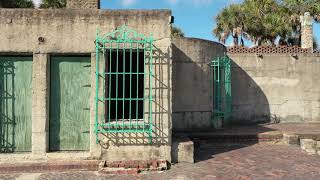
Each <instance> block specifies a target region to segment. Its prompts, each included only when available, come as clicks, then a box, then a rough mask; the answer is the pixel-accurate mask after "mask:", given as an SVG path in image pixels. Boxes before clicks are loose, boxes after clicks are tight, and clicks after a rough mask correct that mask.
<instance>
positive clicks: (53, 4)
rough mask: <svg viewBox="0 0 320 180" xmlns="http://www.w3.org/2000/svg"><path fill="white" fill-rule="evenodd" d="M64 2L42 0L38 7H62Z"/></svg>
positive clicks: (63, 0) (64, 4)
mask: <svg viewBox="0 0 320 180" xmlns="http://www.w3.org/2000/svg"><path fill="white" fill-rule="evenodd" d="M66 4H67V1H66V0H43V1H42V4H41V5H40V8H64V7H66Z"/></svg>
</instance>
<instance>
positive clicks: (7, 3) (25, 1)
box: [0, 0, 34, 8]
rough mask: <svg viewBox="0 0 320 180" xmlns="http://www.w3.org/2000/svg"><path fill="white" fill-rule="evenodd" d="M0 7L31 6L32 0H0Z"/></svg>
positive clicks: (32, 5)
mask: <svg viewBox="0 0 320 180" xmlns="http://www.w3.org/2000/svg"><path fill="white" fill-rule="evenodd" d="M0 7H3V8H33V7H34V4H33V2H32V0H0Z"/></svg>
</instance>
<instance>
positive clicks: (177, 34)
mask: <svg viewBox="0 0 320 180" xmlns="http://www.w3.org/2000/svg"><path fill="white" fill-rule="evenodd" d="M171 36H172V37H184V33H183V31H182V30H181V29H180V28H179V27H177V26H172V28H171Z"/></svg>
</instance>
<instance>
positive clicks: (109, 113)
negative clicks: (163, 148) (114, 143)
mask: <svg viewBox="0 0 320 180" xmlns="http://www.w3.org/2000/svg"><path fill="white" fill-rule="evenodd" d="M95 42H96V56H97V57H96V86H97V87H96V98H95V101H96V107H95V132H96V135H97V142H98V134H99V133H143V134H144V133H146V134H147V135H148V138H149V143H152V133H153V122H152V121H153V115H152V101H153V100H152V78H153V69H152V66H153V62H152V48H153V38H152V36H151V35H150V37H146V36H145V35H143V34H140V33H137V32H136V31H134V30H131V29H129V28H128V27H126V26H122V27H120V28H119V29H117V30H115V31H113V32H111V33H108V34H105V35H100V34H99V32H98V33H97V37H96V41H95ZM100 61H105V62H104V67H103V68H102V67H99V64H100ZM99 78H103V86H104V88H103V91H104V92H103V97H101V95H100V96H99V89H98V87H99ZM99 106H103V110H104V113H103V114H104V116H103V117H98V109H99Z"/></svg>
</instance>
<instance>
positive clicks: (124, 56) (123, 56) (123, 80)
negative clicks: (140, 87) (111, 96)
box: [122, 42, 126, 131]
mask: <svg viewBox="0 0 320 180" xmlns="http://www.w3.org/2000/svg"><path fill="white" fill-rule="evenodd" d="M122 52H123V55H122V61H123V63H122V64H123V65H122V66H123V69H122V72H123V73H122V98H123V101H122V131H123V130H124V103H125V90H126V87H125V76H126V75H125V73H126V61H125V60H126V43H125V42H124V43H123V51H122Z"/></svg>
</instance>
